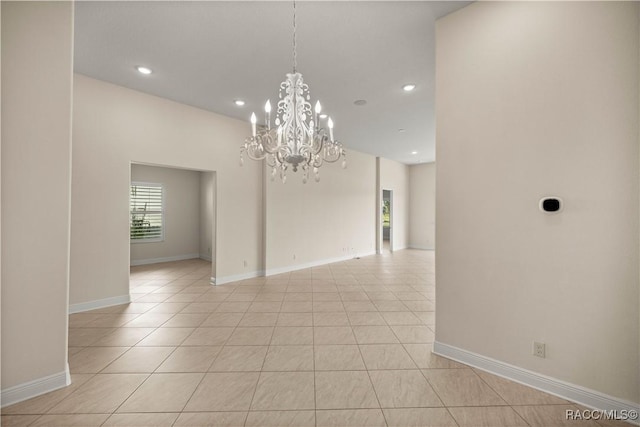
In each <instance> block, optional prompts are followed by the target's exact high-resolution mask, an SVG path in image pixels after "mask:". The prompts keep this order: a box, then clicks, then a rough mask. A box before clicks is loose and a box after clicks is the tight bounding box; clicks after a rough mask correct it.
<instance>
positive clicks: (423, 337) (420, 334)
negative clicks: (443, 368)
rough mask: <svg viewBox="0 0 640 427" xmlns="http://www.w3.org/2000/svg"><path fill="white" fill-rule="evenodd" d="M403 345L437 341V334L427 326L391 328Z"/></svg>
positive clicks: (396, 326)
mask: <svg viewBox="0 0 640 427" xmlns="http://www.w3.org/2000/svg"><path fill="white" fill-rule="evenodd" d="M391 329H393V332H394V333H395V334H396V336H397V337H398V339H399V340H400V342H401V343H406V344H424V343H430V342H433V341H435V338H436V336H435V334H434V333H433V331H432V330H431V329H429V328H428V327H427V326H398V325H395V326H391Z"/></svg>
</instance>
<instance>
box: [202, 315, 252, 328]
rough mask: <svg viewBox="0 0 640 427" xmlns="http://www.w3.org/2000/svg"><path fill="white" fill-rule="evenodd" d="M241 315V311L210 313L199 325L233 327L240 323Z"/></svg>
mask: <svg viewBox="0 0 640 427" xmlns="http://www.w3.org/2000/svg"><path fill="white" fill-rule="evenodd" d="M243 316H244V314H243V313H212V314H211V315H209V317H207V318H206V320H205V321H204V322H202V324H201V325H200V327H215V328H223V327H231V328H235V327H236V326H238V325H239V324H240V320H242V317H243Z"/></svg>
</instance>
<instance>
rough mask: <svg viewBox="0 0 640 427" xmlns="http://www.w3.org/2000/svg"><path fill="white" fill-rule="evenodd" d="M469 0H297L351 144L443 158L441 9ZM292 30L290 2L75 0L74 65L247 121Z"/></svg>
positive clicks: (312, 64) (307, 67) (309, 71)
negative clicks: (438, 60) (438, 106)
mask: <svg viewBox="0 0 640 427" xmlns="http://www.w3.org/2000/svg"><path fill="white" fill-rule="evenodd" d="M468 3H470V2H455V1H448V2H422V1H413V2H398V1H388V2H386V1H371V2H369V1H354V2H350V1H337V2H332V1H298V3H297V4H296V11H297V45H298V55H297V61H298V71H300V72H301V73H302V74H303V77H304V79H305V82H306V83H307V84H308V85H309V88H310V92H311V98H312V101H313V102H315V100H316V99H320V101H321V102H322V105H323V109H324V111H326V112H328V113H329V114H330V116H331V117H332V118H333V121H334V122H335V130H336V132H335V133H336V138H338V139H339V140H341V141H342V142H343V143H344V144H345V146H346V147H347V149H350V148H351V149H355V150H358V151H362V152H365V153H370V154H373V155H376V156H381V157H386V158H389V159H393V160H397V161H400V162H403V163H407V164H412V163H419V162H429V161H433V160H435V118H434V60H435V52H434V49H435V20H436V19H437V18H439V17H440V16H443V15H446V14H447V13H450V12H452V11H454V10H456V9H459V8H461V7H463V6H466V5H467V4H468ZM292 33H293V5H292V3H290V2H282V1H275V2H271V1H258V2H244V1H234V2H220V1H211V2H187V1H179V2H134V1H123V2H117V1H107V2H93V1H90V2H89V1H88V2H76V3H75V57H74V62H75V64H74V67H75V71H76V72H77V73H80V74H84V75H87V76H90V77H94V78H97V79H100V80H105V81H108V82H112V83H115V84H118V85H121V86H125V87H129V88H132V89H135V90H139V91H142V92H145V93H149V94H153V95H157V96H161V97H164V98H168V99H171V100H174V101H178V102H181V103H184V104H188V105H192V106H195V107H199V108H203V109H206V110H209V111H213V112H216V113H220V114H224V115H226V116H230V117H235V118H238V119H241V120H247V123H248V119H249V116H250V114H251V112H252V111H256V114H258V116H259V117H261V116H262V113H261V111H262V108H263V105H264V103H265V101H266V100H267V99H269V98H270V99H271V100H272V102H273V101H275V100H276V99H277V97H278V88H279V85H280V82H281V81H283V80H284V77H285V74H286V73H289V72H291V69H292ZM140 65H142V66H146V67H149V68H151V69H152V70H153V73H152V74H150V75H147V76H144V75H142V74H140V73H138V71H136V66H140ZM406 83H413V84H415V85H416V89H415V90H414V91H412V92H405V91H404V90H403V89H402V86H403V85H404V84H406ZM236 99H241V100H244V101H245V103H246V104H245V105H244V106H243V107H238V106H236V105H235V104H234V100H236ZM356 100H365V101H366V104H365V105H361V106H358V105H355V104H354V101H356ZM248 126H249V125H248V124H247V129H248V131H247V132H248V133H249V127H248ZM241 143H242V141H238V144H241ZM412 153H415V154H412Z"/></svg>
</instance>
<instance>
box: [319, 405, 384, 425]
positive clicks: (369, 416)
mask: <svg viewBox="0 0 640 427" xmlns="http://www.w3.org/2000/svg"><path fill="white" fill-rule="evenodd" d="M316 425H317V427H345V426H349V427H386V425H387V424H386V423H385V420H384V416H383V415H382V411H381V410H380V409H337V410H327V409H323V410H318V411H316Z"/></svg>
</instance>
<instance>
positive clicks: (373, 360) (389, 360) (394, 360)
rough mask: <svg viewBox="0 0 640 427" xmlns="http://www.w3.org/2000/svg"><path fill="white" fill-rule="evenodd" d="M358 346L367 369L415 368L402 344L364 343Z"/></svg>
mask: <svg viewBox="0 0 640 427" xmlns="http://www.w3.org/2000/svg"><path fill="white" fill-rule="evenodd" d="M359 347H360V352H361V353H362V358H363V359H364V363H365V365H366V366H367V369H369V370H372V369H416V368H417V366H416V364H415V363H413V360H412V359H411V357H410V356H409V354H408V353H407V352H406V351H405V349H404V347H402V344H366V345H360V346H359Z"/></svg>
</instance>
